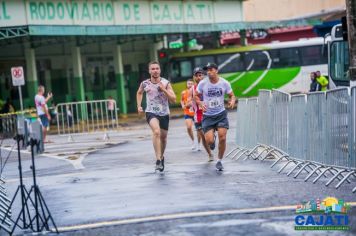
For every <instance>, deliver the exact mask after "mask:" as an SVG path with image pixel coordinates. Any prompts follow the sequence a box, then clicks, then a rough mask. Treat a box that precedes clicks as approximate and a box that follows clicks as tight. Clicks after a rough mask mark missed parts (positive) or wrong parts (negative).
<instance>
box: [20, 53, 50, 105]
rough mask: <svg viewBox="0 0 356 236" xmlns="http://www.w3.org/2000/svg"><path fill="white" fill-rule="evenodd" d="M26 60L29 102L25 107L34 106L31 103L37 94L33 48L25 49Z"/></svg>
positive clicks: (26, 82)
mask: <svg viewBox="0 0 356 236" xmlns="http://www.w3.org/2000/svg"><path fill="white" fill-rule="evenodd" d="M25 59H26V72H25V73H26V77H25V84H26V87H27V93H28V100H27V101H28V102H24V107H26V106H28V105H30V104H33V102H32V103H31V102H30V101H33V99H34V97H35V96H36V94H37V87H38V79H37V67H36V56H35V49H34V48H31V47H27V48H25ZM46 91H47V90H46ZM24 100H25V99H24ZM26 103H27V104H26ZM28 103H30V104H28Z"/></svg>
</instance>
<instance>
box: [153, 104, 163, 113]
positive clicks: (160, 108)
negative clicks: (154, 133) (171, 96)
mask: <svg viewBox="0 0 356 236" xmlns="http://www.w3.org/2000/svg"><path fill="white" fill-rule="evenodd" d="M152 111H153V112H161V111H162V105H160V104H156V105H154V106H152Z"/></svg>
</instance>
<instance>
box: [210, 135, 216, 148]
mask: <svg viewBox="0 0 356 236" xmlns="http://www.w3.org/2000/svg"><path fill="white" fill-rule="evenodd" d="M215 140H216V135H215V132H214V142H213V143H212V144H210V150H214V149H215Z"/></svg>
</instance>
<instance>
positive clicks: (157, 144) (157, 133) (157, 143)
mask: <svg viewBox="0 0 356 236" xmlns="http://www.w3.org/2000/svg"><path fill="white" fill-rule="evenodd" d="M149 125H150V128H151V130H152V143H153V148H154V150H155V154H156V159H157V160H161V156H162V149H161V129H160V127H159V121H158V119H157V118H152V119H151V120H150V123H149Z"/></svg>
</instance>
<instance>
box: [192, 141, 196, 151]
mask: <svg viewBox="0 0 356 236" xmlns="http://www.w3.org/2000/svg"><path fill="white" fill-rule="evenodd" d="M195 149H197V145H195V143H194V142H192V150H195Z"/></svg>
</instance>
